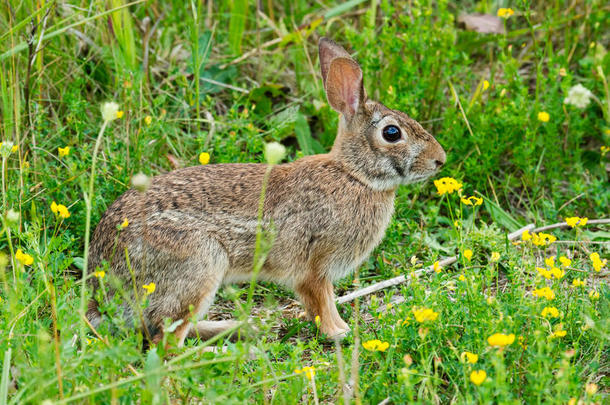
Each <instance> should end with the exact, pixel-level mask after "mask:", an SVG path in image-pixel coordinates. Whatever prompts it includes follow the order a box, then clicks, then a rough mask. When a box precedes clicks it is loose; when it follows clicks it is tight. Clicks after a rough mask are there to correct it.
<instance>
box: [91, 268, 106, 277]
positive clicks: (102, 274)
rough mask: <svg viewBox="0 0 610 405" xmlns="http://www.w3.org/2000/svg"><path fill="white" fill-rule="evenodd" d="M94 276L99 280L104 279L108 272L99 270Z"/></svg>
mask: <svg viewBox="0 0 610 405" xmlns="http://www.w3.org/2000/svg"><path fill="white" fill-rule="evenodd" d="M93 275H94V276H95V277H97V278H104V277H106V272H105V271H104V270H98V271H94V272H93Z"/></svg>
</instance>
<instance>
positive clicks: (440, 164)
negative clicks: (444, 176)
mask: <svg viewBox="0 0 610 405" xmlns="http://www.w3.org/2000/svg"><path fill="white" fill-rule="evenodd" d="M434 164H435V165H436V168H437V169H438V168H440V167H441V166H442V165H444V164H445V159H443V160H438V159H437V160H435V161H434Z"/></svg>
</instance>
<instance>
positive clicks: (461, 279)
mask: <svg viewBox="0 0 610 405" xmlns="http://www.w3.org/2000/svg"><path fill="white" fill-rule="evenodd" d="M458 280H460V281H466V277H465V276H464V275H463V274H460V276H459V277H458Z"/></svg>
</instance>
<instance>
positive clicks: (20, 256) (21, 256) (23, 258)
mask: <svg viewBox="0 0 610 405" xmlns="http://www.w3.org/2000/svg"><path fill="white" fill-rule="evenodd" d="M15 259H17V260H19V261H20V262H21V263H22V264H23V265H24V266H31V265H32V263H34V258H33V257H32V256H30V255H29V254H27V253H23V251H22V250H21V249H17V251H16V252H15Z"/></svg>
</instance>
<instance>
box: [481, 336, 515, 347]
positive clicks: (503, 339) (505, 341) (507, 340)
mask: <svg viewBox="0 0 610 405" xmlns="http://www.w3.org/2000/svg"><path fill="white" fill-rule="evenodd" d="M514 341H515V334H514V333H511V334H509V335H505V334H503V333H494V334H493V335H491V336H490V337H488V338H487V343H489V345H490V346H498V347H503V346H507V345H511V344H513V342H514Z"/></svg>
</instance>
